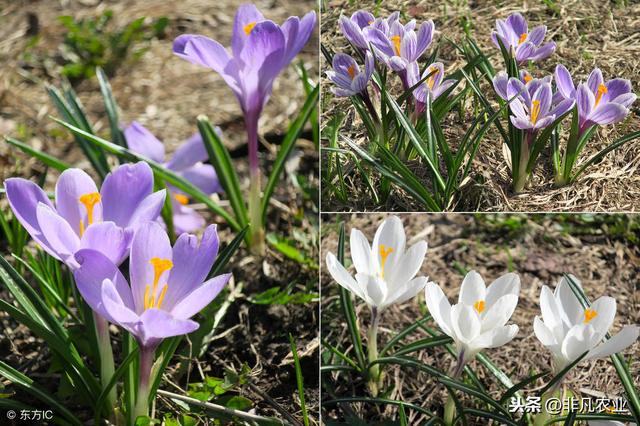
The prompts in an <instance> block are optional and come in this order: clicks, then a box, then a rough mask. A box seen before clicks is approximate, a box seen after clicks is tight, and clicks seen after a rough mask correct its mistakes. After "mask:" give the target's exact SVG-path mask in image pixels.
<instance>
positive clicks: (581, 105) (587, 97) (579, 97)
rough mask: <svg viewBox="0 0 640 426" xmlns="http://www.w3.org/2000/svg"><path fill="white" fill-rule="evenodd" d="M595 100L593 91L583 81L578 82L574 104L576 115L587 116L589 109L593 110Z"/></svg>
mask: <svg viewBox="0 0 640 426" xmlns="http://www.w3.org/2000/svg"><path fill="white" fill-rule="evenodd" d="M595 101H596V100H595V97H594V96H593V92H592V91H591V90H589V87H588V86H587V85H586V84H584V83H580V84H578V89H577V90H576V105H577V106H578V115H579V116H580V117H581V119H585V118H586V117H588V116H589V114H590V113H591V110H593V105H594V104H595Z"/></svg>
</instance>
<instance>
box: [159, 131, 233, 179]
mask: <svg viewBox="0 0 640 426" xmlns="http://www.w3.org/2000/svg"><path fill="white" fill-rule="evenodd" d="M215 132H216V134H217V135H218V136H220V137H222V130H220V128H219V127H216V128H215ZM208 159H209V154H208V153H207V148H206V147H205V146H204V142H203V141H202V136H201V135H200V133H195V134H194V135H193V136H191V137H190V138H189V139H187V141H186V142H185V143H183V144H182V145H180V146H179V147H178V149H176V151H175V152H174V153H173V156H172V157H171V160H169V162H168V163H167V168H169V169H171V170H174V171H180V170H184V169H186V168H188V167H191V166H193V165H194V164H196V163H199V162H201V161H207V160H208Z"/></svg>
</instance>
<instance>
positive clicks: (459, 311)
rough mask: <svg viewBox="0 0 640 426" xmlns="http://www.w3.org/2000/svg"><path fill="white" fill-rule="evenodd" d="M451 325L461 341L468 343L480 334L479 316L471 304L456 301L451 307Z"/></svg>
mask: <svg viewBox="0 0 640 426" xmlns="http://www.w3.org/2000/svg"><path fill="white" fill-rule="evenodd" d="M451 325H452V326H453V331H454V333H456V336H457V337H458V339H459V340H460V341H462V342H463V343H470V342H471V341H472V340H473V339H475V338H476V337H478V336H479V335H480V318H479V317H478V313H477V312H476V311H475V309H473V308H472V307H471V306H468V305H465V304H462V303H458V304H457V305H454V306H453V307H452V308H451Z"/></svg>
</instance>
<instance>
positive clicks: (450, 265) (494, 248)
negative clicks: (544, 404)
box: [320, 214, 640, 424]
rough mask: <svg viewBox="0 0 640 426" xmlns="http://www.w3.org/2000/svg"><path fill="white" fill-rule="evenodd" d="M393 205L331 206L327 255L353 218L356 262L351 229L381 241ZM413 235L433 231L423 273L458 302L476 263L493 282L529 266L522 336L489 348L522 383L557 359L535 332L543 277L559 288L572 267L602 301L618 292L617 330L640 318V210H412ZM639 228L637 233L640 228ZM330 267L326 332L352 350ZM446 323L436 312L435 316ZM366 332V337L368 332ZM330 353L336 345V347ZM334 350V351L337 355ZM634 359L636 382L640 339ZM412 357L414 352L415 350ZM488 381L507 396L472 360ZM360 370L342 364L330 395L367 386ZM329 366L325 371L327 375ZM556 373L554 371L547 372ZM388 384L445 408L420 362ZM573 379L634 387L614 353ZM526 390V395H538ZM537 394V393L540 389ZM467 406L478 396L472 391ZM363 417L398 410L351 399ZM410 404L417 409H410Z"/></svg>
mask: <svg viewBox="0 0 640 426" xmlns="http://www.w3.org/2000/svg"><path fill="white" fill-rule="evenodd" d="M385 217H386V215H383V214H334V215H326V214H325V215H323V222H322V229H323V231H322V243H321V256H322V258H324V257H325V256H326V254H327V253H328V252H333V253H336V249H337V240H338V224H339V222H341V221H344V222H345V232H346V235H347V243H346V244H345V259H346V260H347V262H348V263H347V264H348V265H350V260H351V258H350V255H349V251H348V248H349V244H348V235H349V232H350V231H351V229H353V228H357V229H360V230H361V231H363V232H364V234H365V235H366V236H367V237H368V238H369V240H370V241H371V240H372V239H373V235H374V233H375V230H376V228H377V226H378V225H379V223H380V222H381V221H382V220H383V219H384V218H385ZM400 217H401V219H402V220H403V223H404V226H405V230H406V233H407V244H408V245H410V244H413V243H415V242H417V241H419V240H420V239H424V240H426V241H427V242H428V244H429V249H428V251H427V256H426V260H425V262H424V265H423V267H422V270H421V273H422V275H425V276H428V277H429V279H430V281H434V282H436V283H437V284H438V285H440V286H441V287H442V288H443V290H444V292H445V294H446V295H447V296H448V298H449V300H450V301H452V303H455V300H457V297H458V292H459V287H460V284H461V283H462V278H463V277H464V274H465V273H466V271H468V270H472V269H475V270H476V271H478V272H479V273H480V274H481V275H482V277H483V278H484V279H485V282H486V283H487V284H489V283H490V282H492V281H493V280H494V279H496V278H498V277H499V276H501V275H502V274H504V273H506V272H509V271H514V272H517V273H518V274H519V275H520V278H521V282H522V289H521V293H520V298H519V302H518V307H517V309H516V311H515V313H514V315H513V317H512V319H511V322H513V323H515V324H517V325H518V326H519V327H520V331H519V333H518V335H517V336H516V338H515V339H514V340H513V341H512V342H510V343H508V344H507V345H505V346H503V347H500V348H498V349H487V350H486V351H485V354H486V355H487V356H488V357H489V358H490V359H491V360H492V361H493V362H494V364H496V365H497V366H498V367H500V368H501V369H502V370H503V371H505V372H507V374H509V376H510V377H511V379H512V381H513V382H514V383H517V382H519V381H521V380H523V379H525V378H526V377H528V376H529V375H531V374H535V373H536V372H540V371H543V370H547V369H549V368H550V366H551V364H550V362H551V356H550V353H549V352H548V351H547V350H546V349H545V348H544V347H543V346H542V345H541V344H540V343H539V342H538V340H537V339H536V337H535V336H534V334H533V325H532V324H533V318H534V316H535V315H540V313H539V312H540V308H539V296H540V290H541V288H542V285H544V284H546V285H549V286H550V287H551V288H554V287H555V285H556V283H557V282H558V280H559V279H560V278H561V277H562V274H563V273H572V274H574V275H575V276H577V277H578V278H579V279H580V280H581V281H582V285H583V288H584V290H585V292H586V294H587V296H588V297H589V298H590V299H591V300H592V301H593V300H595V299H597V298H598V297H600V296H603V295H608V296H612V297H614V298H615V299H616V301H617V314H616V318H615V322H614V326H613V330H615V331H617V330H619V329H620V328H621V327H622V326H624V325H626V324H638V323H640V309H639V307H640V292H639V290H640V284H639V283H638V278H637V277H638V273H639V272H640V251H639V250H638V245H637V232H638V229H639V227H640V219H639V218H638V216H637V215H630V216H622V215H613V216H610V215H595V216H594V215H543V214H539V215H533V214H530V215H523V214H514V215H495V214H475V215H471V214H402V215H401V216H400ZM634 233H635V234H634ZM322 268H323V269H322V271H321V278H320V282H321V295H322V306H321V308H322V318H321V336H322V339H323V340H326V341H328V342H329V343H330V344H331V345H335V346H336V347H338V348H341V349H342V350H348V353H351V352H352V348H351V346H350V343H349V342H350V338H349V335H348V331H347V328H346V323H345V321H344V316H343V314H342V309H341V307H340V301H339V298H338V294H339V292H338V288H339V286H338V284H337V283H335V282H334V281H333V280H332V278H331V276H330V275H329V274H328V272H327V271H326V268H325V266H324V264H323V265H322ZM354 306H355V307H356V311H357V315H358V322H359V326H360V328H361V330H365V329H366V327H368V325H369V310H368V308H367V307H366V305H365V304H364V303H362V301H360V300H359V299H356V300H355V302H354ZM427 312H428V311H427V309H426V305H425V303H424V294H419V295H418V296H417V297H416V298H414V299H413V300H411V301H409V302H407V303H404V304H401V305H394V306H391V307H390V308H389V309H388V310H386V311H385V312H384V313H383V316H382V320H381V326H380V327H381V332H380V335H379V342H380V343H379V344H378V347H379V348H380V347H383V346H384V344H385V343H386V342H387V341H388V340H389V339H390V338H391V337H392V336H394V335H395V333H397V332H398V331H399V330H401V329H403V328H405V327H407V326H408V325H410V324H412V323H413V322H415V321H416V320H417V319H419V318H421V317H422V316H424V315H425V314H426V313H427ZM427 325H428V326H430V327H435V328H437V325H435V323H434V322H433V321H430V322H429V323H427ZM424 337H428V336H427V335H426V333H425V332H423V331H416V332H414V333H412V334H411V335H410V336H409V337H408V339H407V341H413V340H417V339H420V338H424ZM363 341H364V342H366V338H365V337H364V331H363ZM327 352H328V351H327ZM327 355H328V354H327ZM624 355H625V358H626V359H627V361H628V362H630V365H629V367H630V372H631V375H632V377H634V380H635V385H636V387H638V386H639V385H640V356H639V355H640V344H638V343H636V344H635V345H634V346H632V347H631V348H629V349H627V350H626V351H625V352H624ZM411 356H414V354H412V355H411ZM415 357H416V358H418V359H420V360H421V361H423V362H424V363H426V364H429V365H433V366H435V367H436V368H439V369H440V370H441V371H445V372H446V371H449V369H450V368H451V366H452V357H451V356H450V355H449V354H448V353H447V352H446V351H445V350H444V349H442V348H437V349H436V350H422V351H420V352H419V353H417V354H415ZM471 367H472V368H473V370H474V371H475V372H476V373H477V375H478V376H479V377H480V380H481V382H482V384H483V385H484V386H485V387H487V389H489V390H490V391H491V392H492V394H493V395H496V396H497V395H502V394H503V393H504V388H501V387H499V386H498V385H497V384H496V379H495V377H493V376H492V375H491V373H489V372H488V371H487V370H486V369H485V368H484V367H483V366H482V365H481V364H479V363H478V362H477V361H473V362H472V364H471ZM349 374H350V373H344V372H340V373H332V381H331V383H332V384H333V386H335V391H334V392H333V393H330V392H328V391H327V389H328V388H327V387H323V390H322V400H323V401H327V400H329V399H332V398H333V397H336V396H343V397H344V396H355V395H357V396H364V395H367V393H366V390H365V389H366V388H365V386H364V382H363V380H362V379H361V378H360V377H357V376H356V375H355V374H354V375H351V376H350V375H349ZM324 380H327V375H324V376H323V381H324ZM547 380H548V379H547ZM385 385H386V387H387V388H389V387H390V388H391V392H390V394H389V396H388V398H390V399H397V400H401V401H404V402H411V403H414V404H416V405H418V406H420V407H423V408H426V409H428V410H431V411H433V412H437V413H439V414H440V415H442V409H443V408H442V407H443V406H444V402H445V400H446V395H447V393H446V390H445V389H444V388H443V387H442V386H439V385H437V384H436V383H435V381H434V380H433V379H431V378H430V377H429V376H428V375H426V374H424V373H420V372H417V371H410V370H401V369H400V368H399V367H397V366H393V368H388V369H387V370H386V378H385ZM543 385H544V382H543V381H542V380H539V381H537V382H536V383H535V384H534V385H532V386H528V387H527V388H526V389H527V390H528V391H534V392H535V391H539V390H540V389H541V387H542V386H543ZM566 385H567V386H568V388H569V389H571V390H573V391H575V392H576V393H578V394H580V395H582V396H591V397H593V398H596V397H598V396H604V395H606V396H607V397H611V398H613V397H614V396H620V395H623V394H624V389H623V388H622V386H621V384H620V382H619V379H618V377H617V375H616V371H615V369H614V367H613V365H612V364H611V362H610V361H609V360H598V361H590V362H584V363H581V364H580V365H579V366H578V367H577V368H576V369H575V370H573V371H572V372H571V374H570V375H569V377H568V379H567V381H566ZM528 391H527V392H525V397H526V395H528ZM531 395H535V393H532V394H531ZM465 404H466V405H465V406H468V407H470V406H473V404H477V402H472V401H469V400H467V401H466V402H465ZM350 406H351V407H352V408H353V410H354V412H355V413H356V414H357V415H358V417H360V418H362V419H363V420H364V421H365V422H369V424H371V423H374V422H382V421H385V420H387V421H388V420H392V419H396V420H397V419H398V417H397V416H398V414H397V412H396V410H395V409H393V408H389V407H390V406H386V408H385V409H380V408H378V407H375V406H373V405H371V404H361V403H353V404H350ZM407 411H410V410H407ZM343 415H344V412H342V411H340V410H337V409H336V408H335V407H334V406H325V407H323V411H322V418H323V421H324V422H327V421H328V420H329V419H334V418H337V419H341V420H344V418H342V417H341V416H343ZM407 415H408V416H409V424H421V421H420V420H424V418H423V417H422V415H420V414H419V413H416V412H407Z"/></svg>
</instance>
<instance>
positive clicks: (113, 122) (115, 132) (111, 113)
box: [96, 67, 128, 148]
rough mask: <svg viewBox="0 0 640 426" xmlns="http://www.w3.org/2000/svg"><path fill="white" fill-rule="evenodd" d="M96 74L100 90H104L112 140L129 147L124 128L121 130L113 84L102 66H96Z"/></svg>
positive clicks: (103, 95)
mask: <svg viewBox="0 0 640 426" xmlns="http://www.w3.org/2000/svg"><path fill="white" fill-rule="evenodd" d="M96 76H97V77H98V83H99V84H100V91H101V92H102V98H103V99H104V107H105V110H106V111H107V118H108V119H109V127H110V128H111V141H112V142H113V143H115V144H118V145H120V146H122V147H124V148H128V145H127V141H126V140H125V137H124V134H123V133H122V130H120V120H119V119H118V105H117V104H116V100H115V98H114V97H113V92H112V90H111V84H109V80H108V79H107V75H106V74H105V73H104V71H103V70H102V68H100V67H97V68H96Z"/></svg>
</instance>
